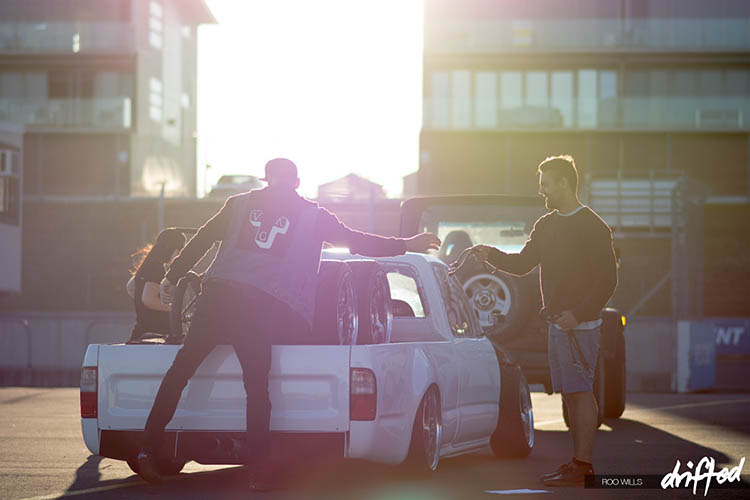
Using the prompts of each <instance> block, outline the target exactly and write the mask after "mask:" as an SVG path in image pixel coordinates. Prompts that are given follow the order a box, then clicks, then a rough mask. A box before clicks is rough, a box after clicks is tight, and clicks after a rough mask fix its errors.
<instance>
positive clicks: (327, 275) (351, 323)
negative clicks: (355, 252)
mask: <svg viewBox="0 0 750 500" xmlns="http://www.w3.org/2000/svg"><path fill="white" fill-rule="evenodd" d="M357 324H358V314H357V291H356V290H355V288H354V275H353V273H352V270H351V267H349V264H347V263H346V262H343V261H338V260H323V261H321V262H320V271H319V273H318V285H317V290H316V295H315V318H314V320H313V341H312V343H314V344H321V345H355V344H356V343H357Z"/></svg>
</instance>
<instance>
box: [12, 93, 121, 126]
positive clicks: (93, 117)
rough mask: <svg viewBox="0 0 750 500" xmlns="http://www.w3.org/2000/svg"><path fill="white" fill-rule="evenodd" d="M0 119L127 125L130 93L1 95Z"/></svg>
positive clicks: (35, 123) (39, 123) (26, 122)
mask: <svg viewBox="0 0 750 500" xmlns="http://www.w3.org/2000/svg"><path fill="white" fill-rule="evenodd" d="M0 121H9V122H14V123H22V124H24V125H32V126H44V127H73V128H76V127H79V128H100V129H115V130H119V129H128V128H130V123H131V100H130V98H129V97H116V98H110V99H104V98H98V99H2V98H0Z"/></svg>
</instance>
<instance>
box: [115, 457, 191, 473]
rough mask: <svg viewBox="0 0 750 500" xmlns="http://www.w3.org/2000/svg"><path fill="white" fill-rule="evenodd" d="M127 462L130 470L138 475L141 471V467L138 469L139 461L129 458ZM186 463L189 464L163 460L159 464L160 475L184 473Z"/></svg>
mask: <svg viewBox="0 0 750 500" xmlns="http://www.w3.org/2000/svg"><path fill="white" fill-rule="evenodd" d="M127 462H128V467H130V470H132V471H133V472H134V473H136V474H138V471H139V470H140V467H138V460H136V458H135V457H132V458H128V460H127ZM186 463H187V462H183V461H181V460H169V459H163V460H159V461H158V462H157V464H158V466H159V473H160V474H161V475H162V476H176V475H177V474H179V473H180V472H181V471H182V469H183V467H185V464H186Z"/></svg>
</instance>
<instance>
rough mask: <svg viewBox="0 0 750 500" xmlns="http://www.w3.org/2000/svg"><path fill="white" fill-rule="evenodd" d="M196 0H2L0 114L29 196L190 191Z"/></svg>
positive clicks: (206, 17)
mask: <svg viewBox="0 0 750 500" xmlns="http://www.w3.org/2000/svg"><path fill="white" fill-rule="evenodd" d="M214 22H216V21H215V19H214V18H213V16H212V14H211V12H210V11H209V9H208V8H207V7H206V5H205V3H204V2H203V0H108V1H100V0H4V1H3V3H2V16H0V121H9V122H15V123H18V124H22V125H24V126H25V135H24V151H25V154H24V165H23V166H24V183H23V185H24V189H23V191H24V196H25V199H27V200H33V199H40V198H41V199H56V198H78V199H80V198H100V197H120V196H150V195H157V194H159V192H160V190H161V186H162V183H163V184H164V187H165V191H166V193H167V194H168V195H170V196H195V194H196V179H195V177H196V136H195V130H196V106H195V103H196V93H197V89H196V56H197V54H196V49H197V40H196V35H197V26H198V25H199V24H202V23H214Z"/></svg>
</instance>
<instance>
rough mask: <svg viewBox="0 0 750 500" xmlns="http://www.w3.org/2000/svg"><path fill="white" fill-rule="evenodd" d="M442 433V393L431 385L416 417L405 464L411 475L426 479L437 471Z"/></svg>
mask: <svg viewBox="0 0 750 500" xmlns="http://www.w3.org/2000/svg"><path fill="white" fill-rule="evenodd" d="M442 432H443V416H442V410H441V403H440V391H438V388H437V386H435V385H431V386H430V387H429V388H428V389H427V391H426V392H425V394H424V396H423V397H422V401H421V402H420V403H419V408H418V409H417V414H416V416H415V417H414V427H413V428H412V431H411V441H410V443H409V454H408V455H407V457H406V461H405V462H404V467H405V468H406V469H407V470H408V471H409V473H410V474H413V475H416V476H421V477H424V476H428V475H430V474H432V473H433V472H434V471H435V470H436V469H437V466H438V462H439V461H440V439H441V436H442Z"/></svg>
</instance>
